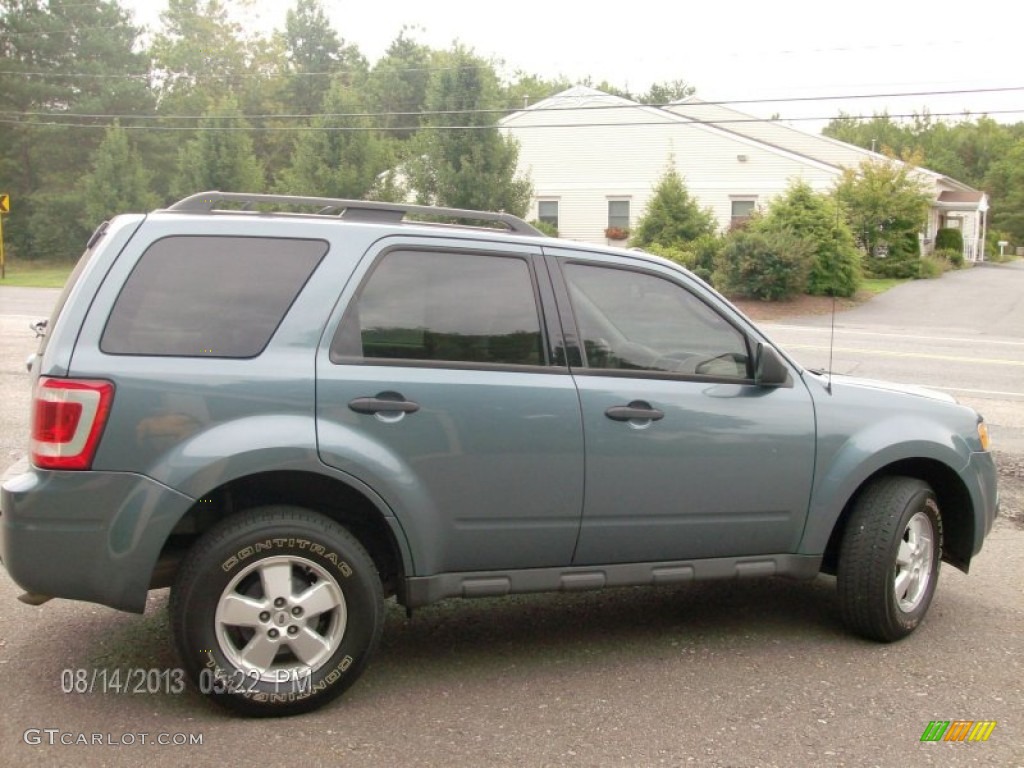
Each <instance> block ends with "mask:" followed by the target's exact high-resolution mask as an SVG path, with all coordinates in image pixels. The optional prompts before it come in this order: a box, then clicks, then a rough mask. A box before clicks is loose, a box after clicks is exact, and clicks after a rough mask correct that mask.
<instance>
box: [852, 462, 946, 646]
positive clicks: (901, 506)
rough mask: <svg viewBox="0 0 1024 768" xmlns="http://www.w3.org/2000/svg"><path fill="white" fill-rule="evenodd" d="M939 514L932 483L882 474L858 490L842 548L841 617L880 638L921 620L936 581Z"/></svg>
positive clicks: (884, 639) (892, 637)
mask: <svg viewBox="0 0 1024 768" xmlns="http://www.w3.org/2000/svg"><path fill="white" fill-rule="evenodd" d="M941 559H942V516H941V514H940V513H939V507H938V504H937V503H936V500H935V493H934V492H933V491H932V489H931V487H930V486H929V485H928V484H927V483H925V482H923V481H921V480H917V479H914V478H909V477H884V478H881V479H879V480H876V481H875V482H873V483H872V484H871V485H869V486H868V487H867V488H866V489H864V491H863V492H862V493H861V495H860V497H859V498H858V499H857V501H856V504H855V505H854V508H853V512H852V514H851V515H850V519H849V522H848V523H847V526H846V532H845V533H844V534H843V542H842V545H841V547H840V550H839V567H838V570H837V572H836V586H837V588H838V591H839V603H840V608H841V610H842V615H843V621H844V623H845V624H846V625H847V627H849V628H850V629H851V630H852V631H853V632H856V633H857V634H859V635H862V636H863V637H867V638H869V639H872V640H879V641H881V642H892V641H894V640H899V639H900V638H902V637H906V636H907V635H909V634H910V633H911V632H913V631H914V630H915V629H916V628H917V625H918V624H920V623H921V620H922V619H923V618H924V616H925V614H926V613H927V612H928V606H929V605H930V604H931V601H932V595H934V594H935V586H936V584H937V583H938V579H939V563H940V561H941Z"/></svg>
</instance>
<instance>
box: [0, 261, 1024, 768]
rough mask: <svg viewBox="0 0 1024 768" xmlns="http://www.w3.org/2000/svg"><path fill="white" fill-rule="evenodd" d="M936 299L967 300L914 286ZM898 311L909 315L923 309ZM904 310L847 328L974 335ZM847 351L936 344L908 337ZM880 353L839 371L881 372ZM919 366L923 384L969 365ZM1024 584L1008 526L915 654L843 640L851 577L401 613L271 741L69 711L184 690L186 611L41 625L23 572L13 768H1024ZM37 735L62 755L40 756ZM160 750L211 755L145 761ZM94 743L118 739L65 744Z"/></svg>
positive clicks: (953, 576)
mask: <svg viewBox="0 0 1024 768" xmlns="http://www.w3.org/2000/svg"><path fill="white" fill-rule="evenodd" d="M975 273H977V274H978V275H979V276H981V275H982V270H975V271H972V272H970V273H966V274H965V278H966V280H968V281H973V280H978V279H979V278H978V277H976V276H975ZM1006 274H1007V275H1008V276H1012V277H1013V279H1014V280H1017V279H1019V278H1018V277H1017V275H1018V273H1016V272H1007V273H1006ZM960 277H961V276H960V275H956V276H953V280H954V281H956V280H958V279H960ZM947 279H948V278H947ZM918 285H922V286H927V287H936V286H941V287H942V289H946V288H947V287H949V288H951V289H953V290H955V289H956V288H957V284H956V283H955V282H951V283H946V282H945V281H940V282H939V283H934V282H932V283H927V284H925V283H921V284H913V285H912V286H907V287H905V288H901V289H899V290H900V291H903V292H904V293H905V291H906V290H907V289H908V288H909V289H911V290H918V288H917V286H918ZM52 295H53V294H52V293H50V294H39V295H37V296H36V298H34V299H33V298H32V294H31V293H30V292H23V293H20V294H17V295H15V298H13V299H12V298H11V294H10V293H8V292H6V291H2V290H0V386H2V387H3V392H4V398H3V399H2V400H0V440H2V443H0V445H2V446H3V448H4V450H5V451H7V453H0V467H3V466H4V464H5V463H6V461H5V460H9V459H11V458H12V456H11V455H10V454H11V453H13V452H17V451H19V450H21V449H22V448H23V442H24V434H25V430H26V429H27V425H26V416H27V404H28V396H27V392H26V391H25V377H24V374H23V373H22V372H21V371H22V361H23V359H24V357H25V355H26V354H28V353H29V352H30V351H32V349H33V347H34V342H33V340H32V338H31V334H30V333H29V332H28V331H27V329H26V328H25V322H26V319H25V318H24V317H20V316H19V317H13V316H14V315H27V316H29V317H34V316H36V315H38V314H40V313H41V314H45V311H40V309H38V308H37V305H45V304H46V302H47V301H52ZM893 296H895V298H893V299H891V301H892V302H893V303H894V304H895V305H897V307H898V306H899V305H902V304H903V303H904V302H905V301H906V297H905V296H903V297H901V296H899V295H898V294H893ZM888 301H890V299H889V297H885V301H882V302H878V303H872V304H871V305H869V306H868V307H866V308H865V309H863V310H858V311H857V312H856V313H849V314H848V315H844V316H843V317H842V320H841V325H842V326H843V329H842V333H847V332H848V333H851V334H852V333H854V332H857V333H869V332H878V333H881V332H885V333H888V332H889V331H893V330H898V332H899V334H900V335H908V336H929V337H936V338H940V339H944V340H946V341H948V340H949V339H948V337H952V336H953V335H954V334H953V333H951V332H947V331H945V330H943V331H937V330H936V328H937V326H936V324H935V320H934V319H929V318H928V317H925V316H923V315H921V316H920V317H919V320H918V322H917V324H916V325H915V324H914V323H910V322H908V323H906V324H905V325H895V324H894V325H881V326H880V325H879V323H878V322H877V320H878V318H877V316H876V315H875V312H876V308H877V307H882V306H883V305H884V304H885V303H886V302H888ZM989 303H993V302H989ZM941 306H943V305H940V307H941ZM15 309H16V310H17V311H15ZM953 312H956V313H960V312H961V309H960V305H956V304H954V305H950V313H949V314H952V313H953ZM850 318H854V319H856V324H855V325H854V324H853V323H851V320H850ZM911 319H912V318H911ZM811 322H813V321H811ZM788 325H794V326H796V327H798V328H799V329H800V330H796V331H789V330H786V329H783V328H779V329H777V330H778V333H776V335H777V336H780V338H781V336H782V332H783V331H785V333H786V334H789V333H792V334H794V335H793V338H794V339H795V340H800V339H803V340H805V343H806V340H807V339H808V338H811V339H812V341H814V340H816V339H818V338H819V337H817V336H809V335H808V334H811V333H812V331H808V330H806V328H808V327H811V326H808V325H804V324H801V323H793V324H787V326H788ZM948 325H949V326H950V327H955V328H957V329H958V331H957V332H958V333H959V335H961V336H965V337H967V338H972V337H974V336H975V335H977V337H978V338H979V339H984V338H988V336H987V331H982V332H980V333H978V334H975V333H974V332H970V333H968V332H966V331H962V330H959V329H960V328H961V327H962V325H963V324H961V323H959V322H957V323H949V324H948ZM942 327H943V328H945V327H946V325H943V326H942ZM1021 327H1024V326H1020V325H1018V333H1019V329H1020V328H1021ZM801 334H802V335H801ZM843 338H844V346H847V345H848V346H853V343H854V341H856V339H860V340H861V341H860V342H857V343H862V342H863V340H864V339H870V340H873V342H872V343H873V344H874V348H876V349H877V350H879V351H895V352H900V353H901V354H902V353H905V352H906V351H907V350H908V349H910V350H912V349H913V344H911V345H910V346H906V341H905V340H903V341H897V340H894V339H890V338H888V337H887V336H877V337H872V336H860V337H850V338H849V339H846V338H845V337H843ZM1007 338H1012V337H1009V336H1008V337H1007ZM892 345H895V346H892ZM975 346H976V347H977V349H981V348H982V347H980V346H979V345H975ZM811 351H812V350H801V351H800V354H801V355H802V354H804V353H805V352H806V353H809V352H811ZM844 354H846V353H844ZM957 354H964V355H967V354H976V353H975V352H971V350H970V349H967V350H966V351H965V350H964V349H959V351H958V352H957ZM988 354H989V353H986V356H987V355H988ZM1002 355H1003V353H999V355H998V356H1002ZM876 357H878V356H876V355H870V354H856V355H854V354H850V355H849V357H848V358H846V357H843V358H840V357H839V356H837V360H840V361H841V362H840V364H841V365H842V366H844V367H846V368H849V367H851V366H858V368H857V372H858V373H869V374H870V373H872V372H873V371H874V370H876V369H875V367H874V366H876V365H879V363H877V361H875V358H876ZM904 358H905V355H904V356H903V357H895V358H893V359H904ZM905 359H906V360H907V361H908V365H909V369H908V370H907V371H902V369H901V370H900V371H897V373H899V374H900V375H903V373H907V375H908V376H909V375H910V373H911V372H912V371H913V369H914V367H915V366H916V367H919V368H920V372H921V373H922V374H925V373H926V371H927V370H928V369H929V368H930V367H931V366H944V365H947V362H948V361H939V360H934V359H931V358H926V359H921V360H919V361H916V362H909V361H912V360H917V359H916V358H905ZM968 368H969V366H968ZM837 369H838V366H837ZM958 370H959V369H958ZM957 375H961V374H957ZM915 380H919V379H915ZM955 383H956V384H957V385H958V386H961V385H963V386H966V384H964V383H963V382H960V381H959V380H958V381H957V382H955ZM1001 386H1002V385H1001ZM1021 388H1022V387H1020V386H1019V385H1018V386H1017V387H1016V389H1021ZM1000 402H1001V401H1000ZM1022 584H1024V530H1021V529H1020V528H1019V527H1017V526H1015V525H1013V524H1011V523H1009V522H1006V521H1003V522H1000V523H999V524H997V527H996V529H995V531H994V532H993V534H992V536H991V537H990V539H989V540H988V541H987V542H986V545H985V551H984V552H983V553H982V556H981V557H979V558H978V559H977V560H976V561H975V564H974V566H973V567H972V572H971V575H970V576H965V575H963V574H961V573H959V572H958V571H955V570H953V569H951V568H945V569H943V572H942V578H941V581H940V585H939V590H938V593H937V595H936V599H935V602H934V604H933V606H932V610H931V613H930V616H929V620H928V622H927V623H926V624H925V625H924V626H923V627H922V628H921V629H920V630H919V631H918V632H917V633H915V635H914V636H913V637H912V638H910V639H909V640H907V641H905V642H903V643H899V644H896V645H891V646H883V645H876V644H873V643H868V642H864V641H861V640H858V639H856V638H853V637H850V636H849V635H847V634H846V633H845V632H844V631H843V629H842V627H841V626H840V623H839V617H838V613H837V610H836V604H835V600H834V581H833V580H832V579H830V578H827V577H819V578H818V579H817V580H816V581H814V582H811V583H791V582H786V581H764V582H756V583H754V582H751V583H744V584H737V583H713V584H699V585H692V586H687V587H677V588H665V589H657V590H654V589H651V590H644V589H621V590H609V591H605V592H598V593H587V594H579V595H559V594H555V595H538V596H524V597H515V598H508V599H501V600H483V601H448V602H445V603H442V604H439V605H435V606H430V607H429V608H426V609H423V610H420V611H417V612H416V615H415V616H414V617H413V619H412V620H411V621H410V620H407V619H406V618H405V616H404V614H403V612H402V611H401V610H400V609H399V608H398V607H397V606H394V605H392V606H391V607H390V609H389V613H388V617H387V624H386V628H385V633H384V640H383V644H382V647H381V650H380V652H379V654H378V655H377V657H376V658H375V660H374V663H373V664H372V665H371V667H370V669H369V670H368V671H367V673H366V675H365V676H364V677H363V679H362V680H361V681H360V682H359V683H358V684H357V685H356V686H355V687H354V688H353V689H352V690H351V691H350V692H349V693H348V694H347V695H346V697H345V698H344V699H343V700H341V701H339V702H337V703H336V704H334V705H332V706H330V707H328V708H326V709H325V710H322V711H320V712H317V713H313V714H311V715H307V716H303V717H299V718H294V719H291V720H287V721H270V722H258V723H256V722H252V721H245V720H239V719H234V718H231V717H228V716H226V715H224V714H222V713H221V712H220V711H218V710H215V709H213V708H212V707H211V706H210V705H208V704H207V703H205V702H204V701H202V700H201V699H200V698H199V697H198V696H197V695H196V694H194V693H192V692H191V691H185V692H182V693H178V694H174V693H166V692H160V693H138V694H135V693H122V694H118V693H113V692H108V693H105V694H103V693H92V694H83V695H78V694H74V693H64V692H63V686H62V682H63V683H64V684H69V683H74V678H73V673H74V671H75V670H86V674H87V675H89V676H90V678H91V676H92V673H93V671H94V670H95V671H96V672H97V673H99V674H106V675H107V676H108V680H109V679H110V678H111V677H112V676H113V675H114V673H115V672H117V671H118V670H126V669H140V668H141V669H156V670H158V671H160V670H164V671H165V673H164V674H165V675H166V674H170V673H167V672H166V670H173V669H174V668H175V667H176V666H177V662H176V659H175V657H174V655H173V653H172V652H171V651H170V646H169V636H168V629H167V626H166V620H167V616H166V599H167V596H166V592H158V593H155V594H154V595H153V597H152V598H151V600H150V605H149V609H148V611H147V614H146V615H145V616H142V617H140V616H134V615H128V614H121V613H117V612H115V611H112V610H109V609H106V608H102V607H98V606H91V605H85V604H78V603H73V602H68V601H59V600H58V601H53V602H51V603H49V604H47V605H44V606H42V607H39V608H31V607H28V606H24V605H21V604H20V603H17V602H16V601H15V600H14V597H15V596H16V595H17V594H18V592H19V590H18V588H17V587H16V586H15V585H13V584H12V583H11V582H10V580H9V579H8V578H7V576H6V574H5V573H2V572H0V696H2V702H3V705H2V709H0V713H2V714H0V766H7V765H12V766H13V765H18V766H36V765H38V766H53V765H60V766H63V765H68V766H72V765H73V766H99V765H126V766H127V765H132V766H134V765H139V764H141V763H143V762H145V763H146V764H147V765H149V766H152V768H162V767H163V766H174V767H175V768H177V766H180V765H183V764H188V765H197V766H198V765H220V766H225V765H237V764H242V763H250V762H259V763H262V764H266V765H310V766H320V765H323V766H359V767H362V766H387V767H388V768H392V767H393V766H403V767H404V766H473V768H477V767H479V766H548V765H550V766H587V767H589V766H613V765H614V766H661V765H667V766H689V765H694V766H764V767H765V768H768V767H770V766H800V765H815V766H816V765H837V766H840V765H845V766H899V767H900V768H904V767H905V766H926V765H928V766H957V765H965V766H966V765H979V766H989V765H999V766H1024V644H1022V642H1021V636H1022V632H1024V599H1022V598H1024V593H1022V588H1021V585H1022ZM123 674H124V673H123V672H122V675H123ZM62 678H63V680H62ZM122 679H123V677H122ZM166 679H167V678H166V677H164V678H157V679H156V684H157V685H158V686H162V685H163V684H162V683H161V682H160V681H161V680H166ZM90 684H92V683H90ZM108 687H109V686H108ZM956 718H963V719H992V720H996V721H997V722H998V725H997V727H996V729H995V731H994V732H993V734H992V737H991V739H990V740H989V742H987V743H983V744H922V743H921V742H920V741H919V739H920V736H921V734H922V732H923V730H924V728H925V726H926V725H927V724H928V722H929V721H931V720H936V719H941V720H949V719H956ZM29 729H37V730H39V731H40V732H39V733H38V734H36V732H35V731H31V730H29ZM43 729H59V731H60V732H59V733H57V734H55V735H54V739H55V740H56V741H57V742H58V743H57V744H54V745H52V746H51V745H48V744H47V743H46V742H47V740H48V739H49V738H50V737H49V735H48V734H47V733H45V732H43ZM26 732H28V740H29V741H35V740H36V737H37V736H38V740H39V741H41V742H42V743H41V744H38V745H37V744H26V743H25V741H26ZM142 733H145V734H147V737H146V738H147V741H150V742H151V741H153V740H155V739H157V738H158V735H159V734H161V733H166V734H171V735H173V734H186V738H187V737H188V736H192V735H201V737H202V739H203V743H202V745H201V746H197V745H191V746H180V747H176V746H154V745H146V746H142V745H140V744H139V742H140V741H141V736H139V735H138V734H142ZM79 734H85V735H86V738H92V734H100V735H102V738H103V739H104V741H114V742H117V743H116V744H113V745H112V744H103V745H95V746H74V745H71V746H63V745H60V744H59V741H60V739H61V738H62V737H63V738H64V739H66V740H67V739H76V738H78V736H79ZM125 741H134V742H135V743H134V744H130V745H126V744H123V743H121V742H125Z"/></svg>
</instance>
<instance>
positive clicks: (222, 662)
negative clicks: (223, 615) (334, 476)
mask: <svg viewBox="0 0 1024 768" xmlns="http://www.w3.org/2000/svg"><path fill="white" fill-rule="evenodd" d="M321 522H322V524H321V525H310V524H303V521H300V520H290V521H283V520H282V521H279V522H273V523H269V522H268V523H266V524H264V525H253V526H252V527H251V528H249V529H242V528H238V529H237V530H236V532H235V533H234V535H230V534H229V535H227V536H224V537H223V538H222V539H221V540H219V541H217V542H216V544H215V545H214V546H211V547H208V548H205V549H203V550H202V551H201V552H199V553H197V555H198V559H199V560H200V561H201V562H199V563H196V564H194V566H193V568H191V569H188V570H189V571H190V572H191V574H192V578H191V579H190V580H189V583H187V584H182V585H181V587H182V588H183V592H181V593H179V595H178V597H179V603H180V605H179V609H178V610H177V611H176V613H177V616H178V621H179V627H180V631H179V632H178V633H177V634H178V637H177V639H178V644H179V649H178V650H179V653H180V654H181V656H182V661H183V663H184V665H185V667H186V669H187V671H188V672H189V673H190V677H191V679H192V680H193V682H195V683H196V685H197V686H198V687H199V689H200V692H201V693H203V694H206V695H212V696H216V697H218V698H221V697H223V698H222V700H220V701H219V703H221V704H224V705H226V706H228V707H230V708H232V709H236V710H240V711H243V712H245V713H246V714H257V715H258V714H269V715H281V714H295V713H298V712H305V711H309V710H311V709H315V708H317V707H319V706H321V705H322V704H324V703H326V702H327V701H329V700H330V699H333V698H334V697H335V696H338V695H339V694H340V693H342V692H343V691H344V690H345V689H346V688H347V687H348V686H349V685H351V684H352V683H353V682H355V679H356V678H357V677H358V676H359V674H360V672H361V671H362V669H363V668H364V667H365V665H366V662H367V661H368V658H369V656H370V655H371V654H372V652H373V650H374V648H375V646H376V644H377V640H378V638H379V634H380V610H381V609H380V601H381V597H380V582H379V578H378V576H377V573H376V570H375V569H374V568H373V565H372V561H370V560H369V557H368V556H367V555H366V554H365V551H361V550H362V548H361V547H360V546H359V545H358V543H357V542H355V540H354V539H352V538H351V536H349V535H348V534H347V533H346V532H345V531H344V530H343V529H341V528H339V527H337V526H335V525H334V524H333V523H331V522H330V521H328V520H326V519H324V520H322V521H321ZM332 529H333V530H332ZM353 545H354V546H353ZM272 557H298V558H303V559H305V560H309V561H311V562H313V563H315V564H317V565H318V566H320V567H321V568H322V569H324V570H325V571H326V572H327V573H328V574H330V576H331V577H332V578H333V579H334V580H335V582H336V584H337V586H338V587H339V588H340V589H341V591H342V593H343V595H344V598H345V604H346V606H345V607H346V612H347V622H346V626H345V632H344V635H343V636H342V638H341V642H340V643H339V644H338V647H337V648H336V649H335V651H334V653H333V654H332V655H331V657H330V658H329V659H328V660H327V661H326V662H325V663H324V664H323V665H321V666H320V667H319V668H318V669H316V670H311V671H307V672H305V673H301V674H299V675H298V676H297V678H296V679H291V680H282V681H261V680H258V679H257V678H256V676H255V675H253V674H252V673H246V672H245V670H241V669H239V668H238V667H237V666H235V665H234V664H233V663H232V662H231V661H229V660H228V658H227V657H226V656H225V654H224V652H223V651H222V649H221V646H220V641H219V639H218V636H217V628H216V621H215V616H216V612H217V606H218V604H219V602H220V600H221V598H222V597H223V595H224V591H225V590H226V589H227V587H228V586H229V584H230V583H231V581H232V580H233V579H234V578H235V577H236V576H237V575H238V574H239V573H240V572H241V571H242V570H244V569H245V568H247V567H249V566H251V565H253V564H254V563H258V562H260V561H261V560H264V559H267V558H272ZM184 570H186V569H185V568H183V571H184Z"/></svg>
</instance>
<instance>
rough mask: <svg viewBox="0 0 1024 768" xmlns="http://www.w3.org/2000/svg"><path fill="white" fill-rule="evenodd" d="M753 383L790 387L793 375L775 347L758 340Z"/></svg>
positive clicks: (763, 385) (762, 385)
mask: <svg viewBox="0 0 1024 768" xmlns="http://www.w3.org/2000/svg"><path fill="white" fill-rule="evenodd" d="M754 366H755V367H754V383H755V384H757V385H758V386H759V387H792V386H793V377H792V376H790V375H789V368H787V367H786V364H785V363H784V362H782V358H781V357H780V356H779V353H778V352H776V351H775V347H772V346H770V345H768V344H764V343H761V342H758V345H757V358H756V360H755V363H754Z"/></svg>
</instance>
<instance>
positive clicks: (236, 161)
mask: <svg viewBox="0 0 1024 768" xmlns="http://www.w3.org/2000/svg"><path fill="white" fill-rule="evenodd" d="M240 117H241V112H240V111H239V109H238V105H237V104H236V103H235V100H234V99H233V98H232V97H230V96H228V97H226V98H225V99H224V100H223V101H222V102H221V103H220V104H219V105H218V106H217V107H216V108H215V109H213V110H212V111H211V112H210V113H209V114H208V115H207V116H206V117H204V118H203V119H202V120H200V121H199V135H198V136H197V137H196V138H194V139H192V140H191V141H189V142H188V143H186V144H185V146H184V147H182V148H181V151H180V153H179V154H178V173H177V177H176V179H175V184H174V190H175V195H176V196H177V197H185V196H188V195H191V194H194V193H196V192H203V191H206V190H213V189H217V190H223V191H225V192H262V191H263V185H264V177H263V166H262V165H261V164H260V161H259V160H258V159H257V157H256V155H255V153H254V152H253V146H252V139H251V138H250V137H249V136H248V134H247V133H246V131H247V130H248V128H249V124H248V123H247V122H246V121H245V120H242V119H239V118H240Z"/></svg>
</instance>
